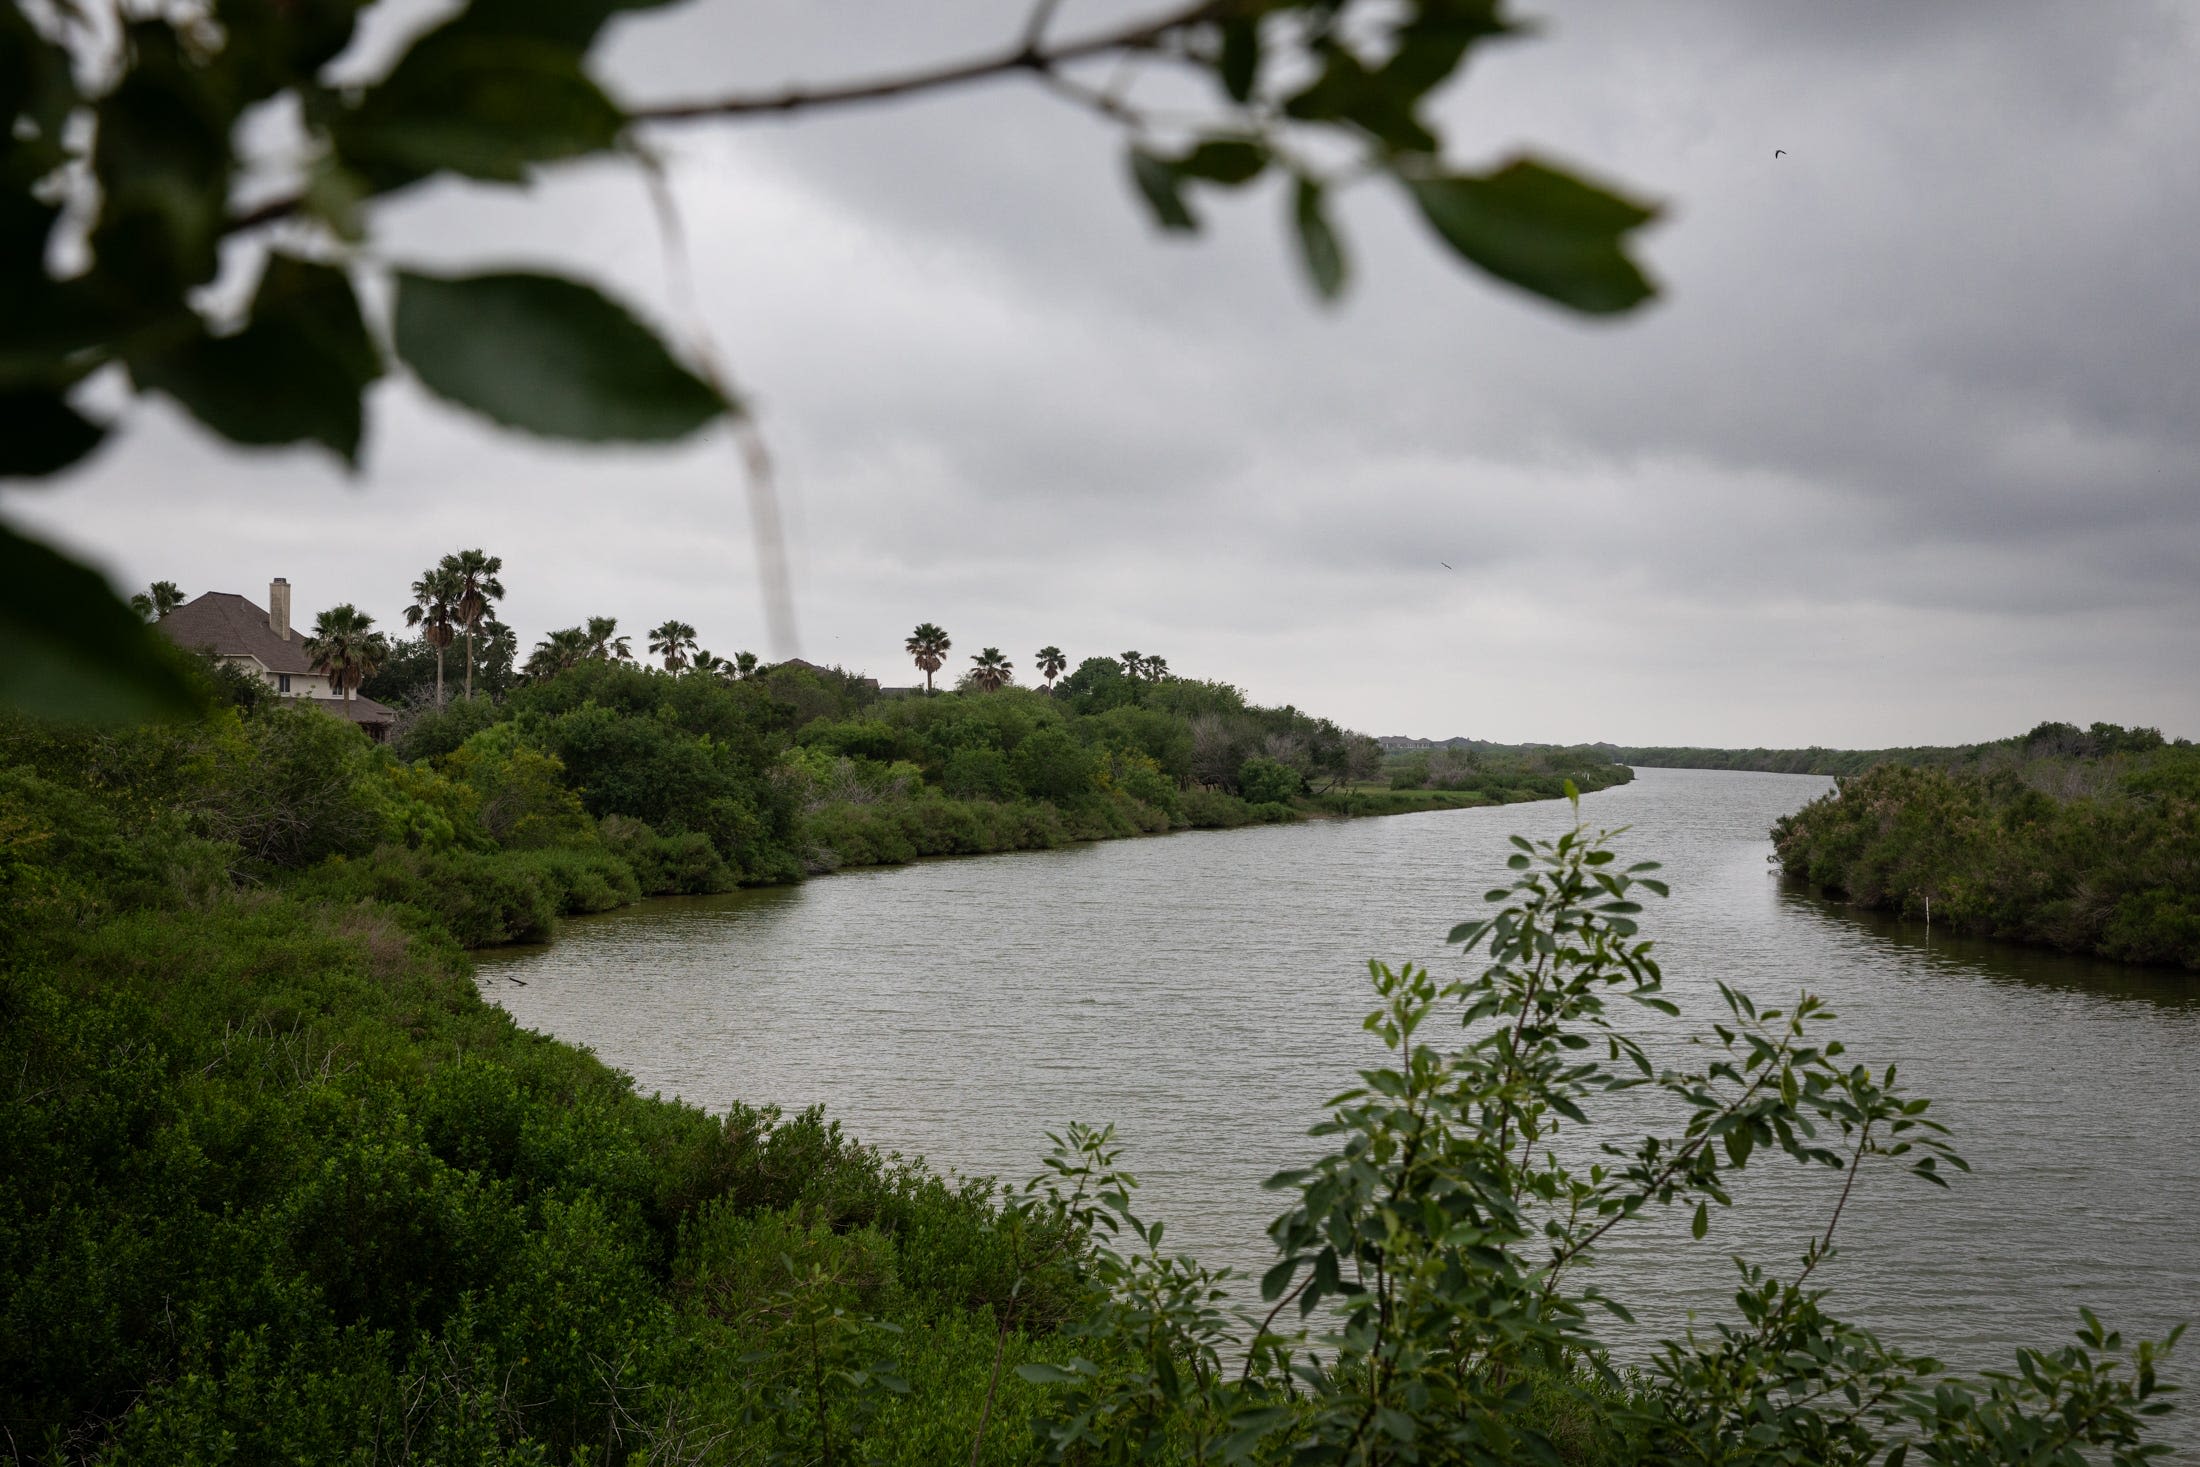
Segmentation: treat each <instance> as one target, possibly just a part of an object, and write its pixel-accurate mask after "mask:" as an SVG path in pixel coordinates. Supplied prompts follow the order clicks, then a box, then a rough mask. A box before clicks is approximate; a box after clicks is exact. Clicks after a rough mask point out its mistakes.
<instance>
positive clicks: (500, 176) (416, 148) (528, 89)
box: [331, 26, 626, 190]
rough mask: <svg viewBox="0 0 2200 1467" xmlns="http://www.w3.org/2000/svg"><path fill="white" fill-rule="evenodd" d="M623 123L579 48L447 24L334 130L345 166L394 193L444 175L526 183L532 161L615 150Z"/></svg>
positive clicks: (421, 43) (408, 55) (423, 40)
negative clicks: (586, 68) (446, 172)
mask: <svg viewBox="0 0 2200 1467" xmlns="http://www.w3.org/2000/svg"><path fill="white" fill-rule="evenodd" d="M625 125H626V117H625V114H623V113H622V112H620V110H619V108H618V106H617V104H615V103H614V102H612V100H611V99H610V98H609V97H607V96H605V95H604V93H603V89H602V88H600V87H598V86H597V85H596V84H595V82H593V81H591V80H590V79H589V78H588V75H587V73H585V72H584V71H582V70H581V51H580V49H579V48H578V47H575V46H571V45H567V44H564V43H561V42H558V41H548V40H543V39H540V38H538V37H533V36H488V35H477V34H473V33H471V32H469V31H467V30H464V29H459V28H456V27H452V26H446V27H444V28H443V29H441V30H436V31H431V32H430V33H429V34H428V35H426V36H424V37H422V38H421V39H420V40H419V41H418V42H417V43H415V44H414V46H413V48H412V50H410V51H408V52H407V53H405V57H404V59H403V60H401V61H399V62H398V64H397V67H396V69H395V70H394V71H392V72H391V73H390V75H389V76H388V78H387V79H385V80H384V81H383V82H382V83H381V84H380V85H378V86H376V87H375V88H373V90H371V91H369V92H368V93H367V95H366V97H365V99H364V100H363V101H362V102H361V103H360V104H359V106H358V108H357V109H356V110H354V111H353V112H352V113H351V114H349V115H348V116H345V117H342V118H340V119H339V120H338V121H337V122H336V123H335V125H334V126H333V128H332V129H331V131H332V133H333V135H334V137H335V140H336V146H337V151H338V153H339V154H340V155H341V156H342V158H343V160H344V161H345V162H346V163H347V164H349V165H350V166H352V167H353V168H354V169H356V170H357V171H358V172H359V173H360V175H361V176H362V177H364V178H366V179H367V180H368V181H369V182H370V183H372V184H373V185H374V186H375V187H376V188H378V189H383V190H387V189H392V188H397V187H399V186H401V185H403V184H406V183H410V182H412V181H414V180H415V179H418V178H423V177H426V176H427V175H428V174H431V173H434V172H436V171H438V170H442V169H448V170H449V171H450V172H453V173H458V174H463V175H465V176H466V177H468V178H482V179H489V180H492V181H495V182H501V183H518V182H520V181H522V180H523V179H525V178H526V176H527V168H528V165H530V164H533V163H543V162H548V161H550V160H553V159H557V158H574V157H579V156H580V155H582V154H584V153H594V152H601V151H602V150H604V149H606V148H609V147H610V146H611V145H612V144H613V143H614V142H615V141H617V139H618V136H619V130H620V129H621V128H622V127H624V126H625Z"/></svg>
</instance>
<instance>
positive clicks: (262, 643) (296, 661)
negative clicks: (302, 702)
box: [156, 591, 387, 712]
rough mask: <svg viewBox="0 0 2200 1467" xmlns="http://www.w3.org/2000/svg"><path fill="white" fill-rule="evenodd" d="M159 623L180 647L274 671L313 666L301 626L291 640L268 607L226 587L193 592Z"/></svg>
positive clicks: (306, 669) (305, 669)
mask: <svg viewBox="0 0 2200 1467" xmlns="http://www.w3.org/2000/svg"><path fill="white" fill-rule="evenodd" d="M156 625H158V626H159V627H160V629H161V630H162V631H164V632H166V633H167V634H168V636H169V639H170V640H171V641H173V642H175V643H176V645H177V646H179V647H193V648H199V647H206V648H212V649H213V652H214V655H215V656H217V657H257V658H259V659H260V661H261V663H262V664H264V665H265V666H266V668H267V670H268V671H269V672H290V673H310V672H312V671H313V664H312V663H311V662H309V661H307V659H306V653H305V638H304V637H302V636H300V635H299V633H298V629H297V628H296V627H292V628H291V629H290V637H289V639H288V640H285V639H284V638H282V637H278V636H276V635H275V629H274V628H273V627H271V626H269V625H268V624H267V608H266V607H264V606H254V605H253V604H252V603H251V602H249V601H247V600H245V599H244V597H242V596H232V595H231V594H230V593H229V592H227V591H208V592H206V593H205V594H204V595H201V596H197V597H194V598H192V599H191V600H190V601H187V602H185V603H184V604H183V605H181V606H179V607H177V608H176V609H175V610H174V611H171V612H169V613H168V614H167V615H166V616H164V617H162V618H161V619H160V621H159V622H158V623H156ZM376 706H377V707H380V706H381V705H380V704H377V705H376ZM384 711H385V712H387V710H384Z"/></svg>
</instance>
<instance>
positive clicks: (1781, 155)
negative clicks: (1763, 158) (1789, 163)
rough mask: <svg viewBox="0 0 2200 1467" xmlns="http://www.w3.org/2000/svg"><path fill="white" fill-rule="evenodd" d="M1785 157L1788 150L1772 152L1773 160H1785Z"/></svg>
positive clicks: (1781, 149)
mask: <svg viewBox="0 0 2200 1467" xmlns="http://www.w3.org/2000/svg"><path fill="white" fill-rule="evenodd" d="M1787 155H1788V150H1787V149H1785V148H1774V149H1773V150H1772V156H1773V157H1775V158H1785V157H1786V156H1787Z"/></svg>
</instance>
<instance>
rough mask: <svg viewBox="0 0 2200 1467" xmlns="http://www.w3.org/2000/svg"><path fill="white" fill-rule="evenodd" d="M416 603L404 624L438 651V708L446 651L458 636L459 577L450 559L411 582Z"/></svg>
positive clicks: (407, 609)
mask: <svg viewBox="0 0 2200 1467" xmlns="http://www.w3.org/2000/svg"><path fill="white" fill-rule="evenodd" d="M412 596H413V604H412V605H410V606H408V607H406V608H405V625H406V626H409V627H418V628H420V640H421V641H423V642H426V643H427V644H428V645H429V646H431V647H433V648H435V706H436V707H438V708H441V707H442V706H443V650H444V649H445V648H446V647H448V646H450V645H451V643H452V642H453V641H454V640H456V639H457V637H458V599H459V587H458V577H457V576H456V575H455V574H453V573H452V571H451V567H450V562H449V561H448V559H446V560H445V562H444V563H443V564H442V565H436V566H430V567H429V568H428V569H427V570H425V571H422V572H421V574H420V579H419V580H417V581H414V582H413V583H412Z"/></svg>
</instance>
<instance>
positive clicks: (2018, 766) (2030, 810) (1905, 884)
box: [1773, 723, 2200, 970]
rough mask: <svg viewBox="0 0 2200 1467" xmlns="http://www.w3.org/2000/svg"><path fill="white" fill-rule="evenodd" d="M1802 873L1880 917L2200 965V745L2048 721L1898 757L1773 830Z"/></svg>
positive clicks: (2145, 732)
mask: <svg viewBox="0 0 2200 1467" xmlns="http://www.w3.org/2000/svg"><path fill="white" fill-rule="evenodd" d="M1773 842H1774V846H1775V848H1776V849H1777V851H1778V853H1779V857H1780V861H1781V864H1782V865H1783V867H1784V868H1785V869H1786V871H1787V873H1788V874H1789V875H1790V876H1791V877H1793V878H1795V879H1797V880H1799V881H1802V882H1806V883H1808V884H1810V885H1812V886H1815V887H1818V888H1820V889H1823V890H1825V891H1827V892H1829V893H1831V894H1833V895H1836V896H1839V897H1841V898H1844V899H1845V900H1848V901H1852V902H1855V903H1857V904H1859V905H1861V906H1865V907H1870V908H1873V909H1877V910H1883V911H1891V912H1898V913H1900V914H1902V915H1904V916H1908V917H1922V916H1925V915H1926V914H1927V912H1928V910H1929V911H1930V914H1931V917H1932V920H1933V921H1935V922H1938V923H1944V924H1946V925H1948V926H1949V927H1952V928H1954V929H1955V930H1957V931H1960V932H1973V933H1978V934H1981V935H1984V936H1990V937H2003V938H2012V939H2015V940H2017V941H2020V942H2030V943H2038V944H2041V945H2044V946H2048V947H2054V948H2060V949H2062V950H2063V951H2065V952H2080V953H2095V954H2098V955H2100V956H2102V957H2108V958H2116V959H2120V960H2123V961H2127V962H2138V963H2163V964H2175V965H2181V966H2183V967H2186V968H2191V969H2195V970H2200V749H2196V748H2194V747H2193V746H2192V745H2191V744H2189V743H2185V742H2183V741H2179V742H2178V743H2175V744H2168V743H2165V742H2164V741H2163V739H2162V737H2161V735H2160V734H2158V733H2156V732H2155V731H2154V730H2152V729H2124V728H2118V727H2116V726H2114V725H2111V724H2095V725H2093V726H2092V728H2090V729H2083V730H2081V729H2078V728H2075V727H2073V726H2071V725H2069V724H2054V723H2047V724H2041V725H2040V726H2039V727H2038V728H2036V729H2034V730H2033V731H2032V732H2031V733H2030V734H2028V735H2026V736H2025V737H2023V738H2021V739H2009V740H2004V741H2002V742H2001V743H1997V744H1987V745H1979V746H1977V747H1976V748H1975V750H1974V751H1972V753H1971V755H1970V757H1969V758H1967V759H1966V760H1964V761H1962V762H1961V763H1958V764H1955V765H1953V766H1952V767H1919V766H1912V765H1908V764H1902V763H1886V764H1882V765H1879V766H1877V767H1875V768H1872V769H1870V770H1868V771H1866V772H1865V773H1863V774H1859V775H1854V776H1851V777H1849V778H1846V779H1844V780H1842V781H1841V783H1840V786H1839V788H1838V789H1837V790H1836V791H1835V792H1834V793H1832V794H1830V795H1827V796H1825V797H1823V798H1821V799H1818V800H1815V801H1813V802H1812V803H1810V804H1809V805H1806V806H1805V807H1804V808H1803V809H1801V810H1799V811H1797V812H1796V813H1795V814H1793V815H1791V816H1788V817H1787V818H1786V819H1784V820H1782V821H1780V822H1779V824H1777V825H1776V826H1774V827H1773Z"/></svg>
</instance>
